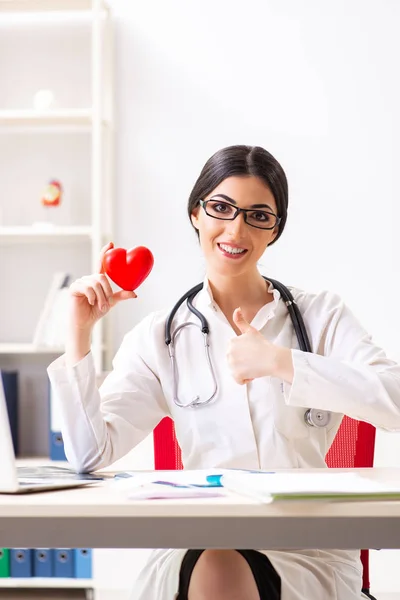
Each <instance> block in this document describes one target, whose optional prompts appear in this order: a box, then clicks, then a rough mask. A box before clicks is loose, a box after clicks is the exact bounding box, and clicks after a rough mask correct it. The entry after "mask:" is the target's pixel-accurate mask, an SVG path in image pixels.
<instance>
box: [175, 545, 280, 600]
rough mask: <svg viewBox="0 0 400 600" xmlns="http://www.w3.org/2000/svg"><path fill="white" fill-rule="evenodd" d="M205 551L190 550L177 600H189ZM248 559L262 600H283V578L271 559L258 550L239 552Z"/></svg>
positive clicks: (182, 567)
mask: <svg viewBox="0 0 400 600" xmlns="http://www.w3.org/2000/svg"><path fill="white" fill-rule="evenodd" d="M203 552H204V550H188V551H187V552H186V554H185V556H184V557H183V560H182V565H181V570H180V573H179V590H178V598H177V600H188V592H189V584H190V578H191V576H192V572H193V569H194V567H195V565H196V563H197V561H198V560H199V558H200V556H201V554H202V553H203ZM237 552H239V553H240V554H241V555H242V556H243V558H245V559H246V561H247V563H248V565H249V567H250V569H251V572H252V573H253V577H254V579H255V582H256V584H257V588H258V592H259V594H260V600H281V578H280V576H279V575H278V573H277V572H276V571H275V569H274V567H273V566H272V564H271V562H270V560H269V558H268V557H267V556H265V554H261V552H257V550H237Z"/></svg>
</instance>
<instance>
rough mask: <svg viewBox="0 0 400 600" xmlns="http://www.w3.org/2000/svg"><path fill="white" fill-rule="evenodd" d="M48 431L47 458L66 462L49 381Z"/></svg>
mask: <svg viewBox="0 0 400 600" xmlns="http://www.w3.org/2000/svg"><path fill="white" fill-rule="evenodd" d="M48 389H49V405H50V431H49V456H50V458H51V460H67V459H66V456H65V452H64V442H63V439H62V435H61V418H60V415H59V412H58V410H57V403H56V401H55V398H54V392H53V390H52V388H51V385H50V381H49V387H48Z"/></svg>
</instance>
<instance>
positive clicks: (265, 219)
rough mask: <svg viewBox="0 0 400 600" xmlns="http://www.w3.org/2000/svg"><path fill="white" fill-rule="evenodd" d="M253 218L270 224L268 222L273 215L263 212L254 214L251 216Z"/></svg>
mask: <svg viewBox="0 0 400 600" xmlns="http://www.w3.org/2000/svg"><path fill="white" fill-rule="evenodd" d="M251 216H252V217H253V219H255V220H256V221H263V222H264V223H268V221H269V220H270V219H271V215H270V214H269V213H267V212H263V211H259V212H254V213H252V214H251Z"/></svg>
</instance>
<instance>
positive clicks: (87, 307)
mask: <svg viewBox="0 0 400 600" xmlns="http://www.w3.org/2000/svg"><path fill="white" fill-rule="evenodd" d="M113 249H114V244H113V243H112V242H110V243H109V244H107V246H104V248H103V249H102V250H101V253H100V260H99V269H98V273H95V274H93V275H87V276H84V277H81V278H80V279H77V280H76V281H74V282H73V283H72V284H71V286H70V288H69V289H70V294H71V313H70V317H71V327H72V329H73V330H79V331H91V329H92V328H93V326H94V324H95V323H96V322H97V321H98V320H99V319H101V317H104V315H106V314H107V313H108V311H109V310H110V308H111V307H112V306H114V305H115V304H117V303H118V302H121V300H129V299H130V298H136V294H135V292H134V291H132V290H133V289H134V288H133V287H132V288H131V291H129V290H126V289H124V290H121V291H118V292H114V291H113V290H112V288H111V285H110V282H109V281H108V278H107V276H106V274H105V267H104V263H106V264H107V265H109V263H107V261H105V257H106V254H107V252H109V251H113ZM115 250H122V249H121V248H116V249H115ZM123 252H125V254H126V251H123ZM148 252H150V251H148ZM150 254H151V253H150ZM113 256H115V255H113ZM117 256H119V262H118V261H117V267H116V266H115V264H116V263H114V262H113V261H111V264H112V265H114V271H113V273H117V275H118V273H119V274H120V276H121V278H122V279H121V283H124V284H131V283H134V284H135V287H138V286H139V285H140V283H142V281H143V280H144V279H145V277H147V275H148V273H149V272H150V270H151V267H150V269H148V263H147V265H146V269H148V270H147V272H146V274H145V276H144V277H143V274H144V272H145V271H146V269H145V270H143V268H142V269H141V270H140V268H139V271H140V273H139V275H140V277H137V276H136V279H135V272H134V273H133V275H132V270H133V271H134V269H132V265H131V267H129V266H127V264H126V261H125V263H124V264H123V263H122V261H121V260H120V257H121V253H120V252H118V253H117ZM139 266H140V267H141V266H142V263H140V265H139ZM151 266H152V265H151ZM124 277H125V279H124ZM129 277H130V280H129ZM140 278H141V280H140Z"/></svg>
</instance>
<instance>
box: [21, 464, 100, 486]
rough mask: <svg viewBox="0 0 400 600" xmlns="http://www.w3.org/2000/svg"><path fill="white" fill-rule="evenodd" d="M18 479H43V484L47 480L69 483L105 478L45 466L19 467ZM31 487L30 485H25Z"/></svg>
mask: <svg viewBox="0 0 400 600" xmlns="http://www.w3.org/2000/svg"><path fill="white" fill-rule="evenodd" d="M17 476H18V479H22V480H24V479H25V480H26V479H33V480H37V479H42V480H43V483H44V482H45V480H49V479H50V480H52V481H54V480H55V479H57V480H59V481H60V480H66V479H67V480H68V481H102V480H103V479H104V477H102V476H101V475H96V474H94V473H76V472H75V471H73V470H72V469H68V468H66V467H54V466H43V467H17ZM24 485H29V483H24Z"/></svg>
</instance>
